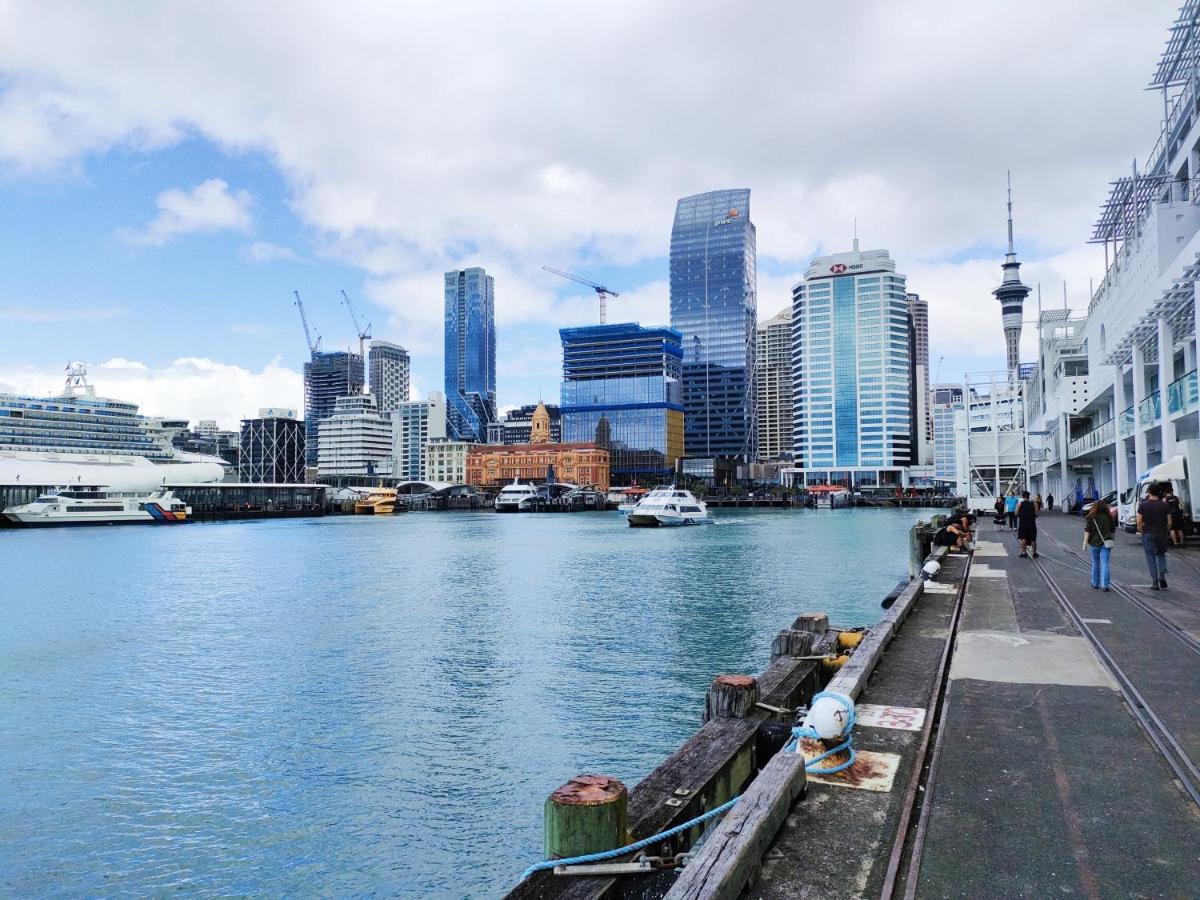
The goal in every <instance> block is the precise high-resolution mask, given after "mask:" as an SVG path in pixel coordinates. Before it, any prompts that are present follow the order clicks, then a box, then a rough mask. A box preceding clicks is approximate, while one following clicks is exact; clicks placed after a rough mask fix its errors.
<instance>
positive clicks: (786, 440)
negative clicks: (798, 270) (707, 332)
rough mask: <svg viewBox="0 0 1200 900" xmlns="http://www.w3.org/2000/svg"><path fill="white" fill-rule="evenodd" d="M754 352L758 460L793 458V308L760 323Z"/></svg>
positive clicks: (769, 460)
mask: <svg viewBox="0 0 1200 900" xmlns="http://www.w3.org/2000/svg"><path fill="white" fill-rule="evenodd" d="M756 332H757V346H756V348H755V351H754V368H755V376H754V383H755V391H756V392H757V395H758V396H757V401H756V402H755V405H754V407H755V415H756V416H757V418H756V421H755V430H756V431H757V440H756V444H757V446H758V460H759V462H764V463H765V462H772V461H776V460H783V459H788V460H790V459H791V458H792V308H791V307H790V306H788V307H785V308H784V309H782V310H780V312H779V313H778V314H777V315H776V316H774V317H773V318H770V319H768V320H767V321H765V322H759V323H758V327H757V329H756Z"/></svg>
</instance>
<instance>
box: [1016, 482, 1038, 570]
mask: <svg viewBox="0 0 1200 900" xmlns="http://www.w3.org/2000/svg"><path fill="white" fill-rule="evenodd" d="M1037 514H1038V513H1037V504H1036V503H1034V502H1033V501H1032V500H1030V499H1029V491H1021V502H1020V503H1018V504H1017V511H1016V513H1015V516H1014V517H1015V518H1016V520H1017V540H1018V541H1020V542H1021V553H1020V555H1021V556H1023V557H1025V558H1026V559H1028V558H1029V556H1030V554H1032V555H1033V558H1034V559H1037V558H1038V552H1037Z"/></svg>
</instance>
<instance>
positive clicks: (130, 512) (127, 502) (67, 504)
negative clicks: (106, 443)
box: [3, 487, 192, 527]
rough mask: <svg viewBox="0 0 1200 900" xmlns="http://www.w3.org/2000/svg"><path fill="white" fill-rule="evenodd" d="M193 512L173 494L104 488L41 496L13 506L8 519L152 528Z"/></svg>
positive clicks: (30, 524)
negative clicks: (108, 489) (148, 526)
mask: <svg viewBox="0 0 1200 900" xmlns="http://www.w3.org/2000/svg"><path fill="white" fill-rule="evenodd" d="M191 514H192V508H191V507H190V506H187V505H186V504H184V503H183V502H181V501H180V500H178V499H177V498H176V497H175V495H174V494H173V493H171V492H170V491H153V492H151V493H149V494H144V493H137V492H135V493H129V492H112V491H106V490H104V489H102V488H94V487H76V488H63V489H62V490H59V491H55V492H53V493H48V494H42V495H41V496H40V497H38V498H37V499H36V500H34V501H33V502H32V503H24V504H21V505H20V506H10V507H8V508H7V509H6V510H4V512H3V515H4V517H5V518H6V519H8V520H9V521H10V522H12V523H13V524H16V525H24V526H27V527H47V526H56V525H149V524H151V523H157V524H164V525H165V524H173V523H177V522H186V521H188V518H189V516H191Z"/></svg>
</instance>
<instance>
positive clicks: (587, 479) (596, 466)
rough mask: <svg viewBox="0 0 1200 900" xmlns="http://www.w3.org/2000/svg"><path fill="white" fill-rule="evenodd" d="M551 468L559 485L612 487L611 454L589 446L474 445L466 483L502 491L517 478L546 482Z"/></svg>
mask: <svg viewBox="0 0 1200 900" xmlns="http://www.w3.org/2000/svg"><path fill="white" fill-rule="evenodd" d="M551 467H553V470H554V480H555V481H556V482H559V483H566V484H573V485H577V486H584V485H595V486H596V487H597V488H598V489H599V490H602V491H607V490H608V488H609V455H608V451H606V450H604V449H603V448H601V447H597V446H596V445H595V444H588V443H579V444H550V443H541V444H513V445H511V446H507V445H506V446H489V445H487V444H477V445H472V446H470V447H469V448H468V450H467V459H466V483H467V484H469V485H472V486H474V487H480V488H499V487H503V486H504V485H506V484H512V482H513V480H514V479H520V480H521V481H545V480H546V479H547V478H548V477H549V474H550V470H551Z"/></svg>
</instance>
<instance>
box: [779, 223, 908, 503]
mask: <svg viewBox="0 0 1200 900" xmlns="http://www.w3.org/2000/svg"><path fill="white" fill-rule="evenodd" d="M905 281H906V279H905V277H904V276H903V275H898V274H896V264H895V262H893V261H892V258H891V257H890V256H889V255H888V252H887V251H886V250H869V251H866V252H860V251H859V249H858V241H857V240H856V241H855V242H854V249H853V250H852V251H851V252H849V253H838V254H834V255H832V256H822V257H818V258H816V259H814V260H813V261H812V263H811V265H810V266H809V268H808V273H807V274H806V275H805V277H804V280H803V281H802V282H800V283H799V284H797V285H796V286H795V287H794V288H793V289H792V402H793V405H794V415H793V420H794V422H793V424H794V429H795V430H794V432H793V452H794V454H795V464H796V466H797V467H798V468H801V469H805V470H807V471H806V473H805V479H806V483H807V484H845V485H847V486H850V485H855V486H864V487H869V486H877V485H891V484H896V485H899V484H901V483H904V482H905V480H906V478H905V475H904V472H903V470H904V469H906V468H907V467H908V466H909V465H910V464H911V461H912V437H913V428H912V425H913V414H912V396H911V393H910V392H911V390H912V384H911V379H912V346H911V337H910V325H909V305H908V299H907V296H906V294H905Z"/></svg>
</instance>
